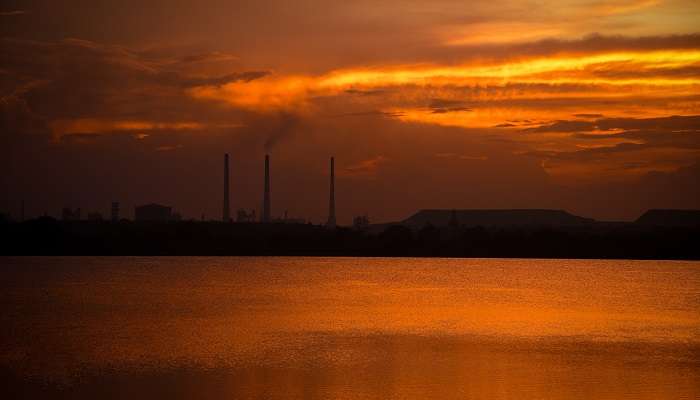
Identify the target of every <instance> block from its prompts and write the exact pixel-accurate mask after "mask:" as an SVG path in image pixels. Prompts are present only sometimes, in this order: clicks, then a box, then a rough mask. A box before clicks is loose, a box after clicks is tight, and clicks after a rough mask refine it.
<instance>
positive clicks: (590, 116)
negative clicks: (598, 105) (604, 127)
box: [574, 114, 604, 118]
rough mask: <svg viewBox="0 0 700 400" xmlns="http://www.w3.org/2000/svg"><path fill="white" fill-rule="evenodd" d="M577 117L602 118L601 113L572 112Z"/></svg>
mask: <svg viewBox="0 0 700 400" xmlns="http://www.w3.org/2000/svg"><path fill="white" fill-rule="evenodd" d="M574 117H577V118H603V117H604V115H603V114H574Z"/></svg>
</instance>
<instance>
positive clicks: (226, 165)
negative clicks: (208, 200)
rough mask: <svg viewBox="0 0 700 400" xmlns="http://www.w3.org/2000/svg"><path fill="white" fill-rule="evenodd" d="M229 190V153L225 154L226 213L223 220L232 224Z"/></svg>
mask: <svg viewBox="0 0 700 400" xmlns="http://www.w3.org/2000/svg"><path fill="white" fill-rule="evenodd" d="M228 196H229V188H228V153H227V154H224V212H223V216H222V220H223V221H224V222H231V209H230V207H229V198H228Z"/></svg>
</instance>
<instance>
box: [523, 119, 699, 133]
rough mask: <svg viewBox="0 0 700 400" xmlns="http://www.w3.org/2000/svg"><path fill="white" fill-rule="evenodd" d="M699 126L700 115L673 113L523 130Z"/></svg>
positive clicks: (676, 129) (689, 127) (605, 129)
mask: <svg viewBox="0 0 700 400" xmlns="http://www.w3.org/2000/svg"><path fill="white" fill-rule="evenodd" d="M698 127H700V115H690V116H678V115H673V116H669V117H658V118H601V119H597V120H593V121H581V120H560V121H554V122H550V123H547V124H544V125H541V126H538V127H535V128H528V129H524V130H523V132H531V133H543V132H586V131H592V130H595V129H597V130H602V131H609V130H615V129H623V130H639V129H660V130H664V131H668V132H672V131H679V130H680V131H683V130H696V129H698Z"/></svg>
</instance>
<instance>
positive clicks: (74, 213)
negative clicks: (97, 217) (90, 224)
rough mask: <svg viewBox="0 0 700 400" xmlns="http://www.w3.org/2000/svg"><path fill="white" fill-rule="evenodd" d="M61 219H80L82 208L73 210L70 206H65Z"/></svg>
mask: <svg viewBox="0 0 700 400" xmlns="http://www.w3.org/2000/svg"><path fill="white" fill-rule="evenodd" d="M61 219H62V220H64V221H80V208H76V209H75V210H73V209H71V208H70V207H64V208H63V211H62V212H61Z"/></svg>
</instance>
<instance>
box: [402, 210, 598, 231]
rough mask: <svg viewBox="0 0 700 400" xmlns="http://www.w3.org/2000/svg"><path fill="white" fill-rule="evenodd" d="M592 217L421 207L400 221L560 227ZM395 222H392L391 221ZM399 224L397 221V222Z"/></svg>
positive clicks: (406, 223) (418, 226)
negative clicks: (423, 208)
mask: <svg viewBox="0 0 700 400" xmlns="http://www.w3.org/2000/svg"><path fill="white" fill-rule="evenodd" d="M594 222H595V221H594V220H592V219H590V218H583V217H578V216H576V215H572V214H569V213H568V212H566V211H564V210H538V209H532V210H530V209H520V210H517V209H516V210H478V209H476V210H421V211H418V212H417V213H416V214H414V215H412V216H410V217H408V218H406V219H405V220H403V221H401V222H398V223H397V224H400V225H403V226H406V227H408V228H411V229H415V230H418V229H422V228H423V227H424V226H426V225H428V224H429V225H433V226H435V227H446V226H454V225H455V224H456V225H459V226H466V227H474V226H483V227H538V226H539V227H557V226H580V225H586V224H592V223H594ZM390 225H391V224H390ZM394 225H395V224H394Z"/></svg>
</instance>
